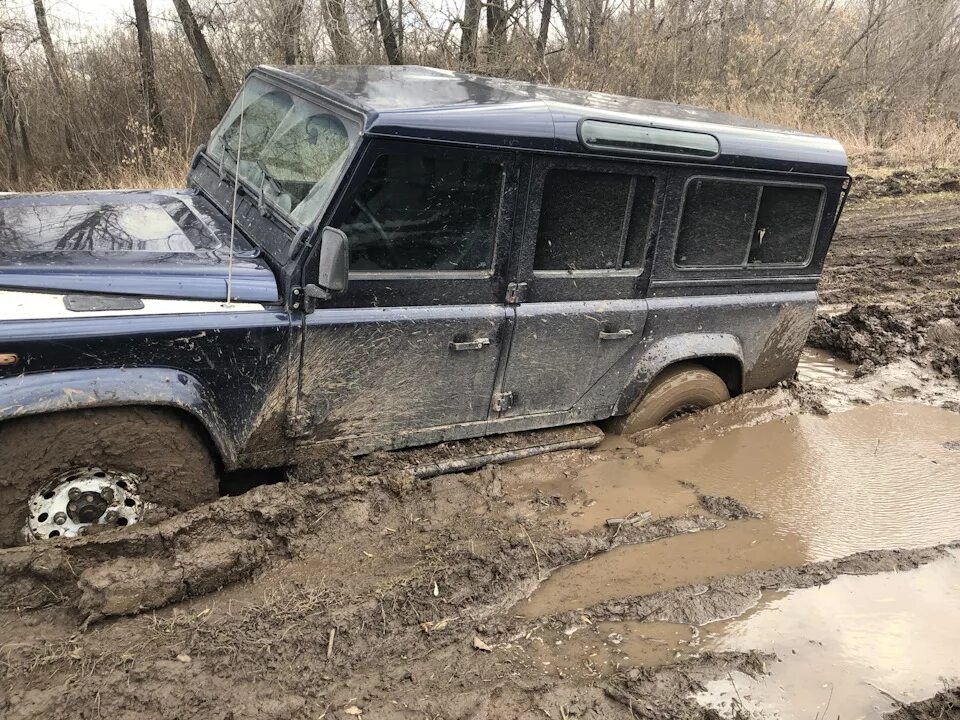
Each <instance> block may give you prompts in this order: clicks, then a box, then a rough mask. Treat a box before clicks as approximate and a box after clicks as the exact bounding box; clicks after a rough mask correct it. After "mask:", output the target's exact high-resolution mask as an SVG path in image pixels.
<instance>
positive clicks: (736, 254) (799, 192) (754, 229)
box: [674, 179, 823, 267]
mask: <svg viewBox="0 0 960 720" xmlns="http://www.w3.org/2000/svg"><path fill="white" fill-rule="evenodd" d="M822 195H823V191H822V190H821V189H820V188H810V187H790V186H786V185H762V184H759V183H748V182H730V181H725V180H711V179H695V180H693V181H692V182H691V183H690V184H689V185H688V186H687V192H686V197H685V198H684V202H683V216H682V217H681V218H680V230H679V232H678V234H677V246H676V252H675V256H674V260H675V262H676V264H677V265H678V266H680V267H731V266H734V267H737V266H739V267H743V266H746V265H763V264H781V265H782V264H794V265H797V264H802V263H804V262H805V261H806V260H807V258H808V257H809V254H810V248H811V246H812V243H813V240H814V236H815V231H816V228H817V220H818V217H819V214H820V204H821V198H822Z"/></svg>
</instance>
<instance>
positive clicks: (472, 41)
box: [460, 0, 483, 68]
mask: <svg viewBox="0 0 960 720" xmlns="http://www.w3.org/2000/svg"><path fill="white" fill-rule="evenodd" d="M482 9H483V2H482V0H464V4H463V19H462V20H461V21H460V66H461V67H464V68H472V67H474V66H475V65H476V64H477V38H478V36H479V32H480V12H481V10H482Z"/></svg>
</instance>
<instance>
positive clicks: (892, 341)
mask: <svg viewBox="0 0 960 720" xmlns="http://www.w3.org/2000/svg"><path fill="white" fill-rule="evenodd" d="M808 343H809V344H810V345H812V346H814V347H818V348H822V349H824V350H828V351H830V352H831V353H833V354H834V355H836V356H837V357H840V358H842V359H844V360H847V361H848V362H851V363H854V364H855V365H857V369H856V373H855V374H856V375H857V376H862V375H865V374H867V373H869V372H871V371H873V370H875V369H876V368H878V367H881V366H883V365H887V364H889V363H891V362H894V361H896V360H899V359H901V358H912V359H916V360H921V361H922V362H925V363H927V364H929V365H930V366H931V367H932V368H933V369H934V370H935V371H936V372H938V373H939V374H940V375H942V376H944V377H953V378H956V379H958V380H960V297H955V298H952V299H949V300H943V301H941V302H939V303H927V304H924V305H914V306H907V307H897V306H883V305H876V304H873V305H854V306H853V307H852V308H851V309H850V310H848V311H847V312H844V313H840V314H838V315H832V316H830V315H819V316H818V317H817V319H816V323H815V324H814V327H813V330H812V331H811V333H810V338H809V340H808Z"/></svg>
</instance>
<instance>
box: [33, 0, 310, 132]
mask: <svg viewBox="0 0 960 720" xmlns="http://www.w3.org/2000/svg"><path fill="white" fill-rule="evenodd" d="M36 2H40V0H36ZM300 2H301V4H302V0H300ZM173 6H174V8H176V10H177V16H178V17H179V18H180V24H181V25H183V34H184V35H186V37H187V43H189V45H190V49H192V50H193V56H194V57H195V58H196V59H197V66H198V67H199V68H200V74H201V75H202V76H203V82H204V83H205V84H206V86H207V92H209V93H210V97H211V98H213V106H214V110H215V111H216V113H217V115H222V114H223V113H224V112H226V110H227V106H228V105H229V103H230V99H229V97H228V95H227V92H226V90H225V89H224V87H223V78H222V77H221V75H220V68H219V67H218V66H217V61H216V60H215V59H214V57H213V53H212V52H210V46H209V45H207V40H206V38H205V37H204V36H203V32H202V31H201V30H200V25H199V23H198V22H197V16H196V15H195V14H194V12H193V8H192V7H190V0H173ZM138 27H139V23H138Z"/></svg>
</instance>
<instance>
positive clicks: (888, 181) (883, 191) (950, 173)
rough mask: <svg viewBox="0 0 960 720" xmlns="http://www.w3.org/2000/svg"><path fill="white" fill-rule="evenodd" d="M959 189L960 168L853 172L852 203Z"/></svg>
mask: <svg viewBox="0 0 960 720" xmlns="http://www.w3.org/2000/svg"><path fill="white" fill-rule="evenodd" d="M957 190H960V171H958V170H956V169H945V168H932V169H926V170H922V171H919V172H918V171H914V170H896V171H894V172H891V173H889V174H886V175H876V174H871V173H854V174H853V188H852V190H851V191H850V202H853V203H856V202H858V201H860V200H867V199H870V198H879V197H899V196H901V195H915V194H920V193H935V192H953V191H957Z"/></svg>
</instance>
